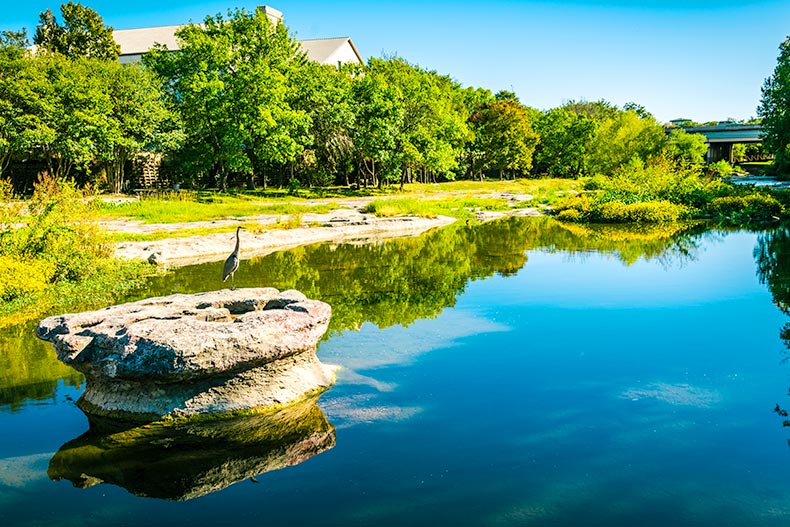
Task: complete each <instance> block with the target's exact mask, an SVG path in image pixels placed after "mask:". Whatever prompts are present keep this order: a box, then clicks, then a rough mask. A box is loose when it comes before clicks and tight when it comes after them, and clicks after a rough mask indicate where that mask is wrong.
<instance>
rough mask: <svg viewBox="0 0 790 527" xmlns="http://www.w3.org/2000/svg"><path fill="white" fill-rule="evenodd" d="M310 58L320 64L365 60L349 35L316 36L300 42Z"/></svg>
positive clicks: (361, 61)
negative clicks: (335, 36)
mask: <svg viewBox="0 0 790 527" xmlns="http://www.w3.org/2000/svg"><path fill="white" fill-rule="evenodd" d="M299 44H301V46H302V49H303V50H304V52H305V53H307V57H308V58H309V59H310V60H313V61H315V62H318V63H319V64H337V63H338V62H340V63H343V64H347V63H349V62H358V63H360V64H362V63H364V62H365V61H364V60H362V57H361V56H360V55H359V52H358V51H357V48H356V46H354V43H353V42H351V39H350V38H349V37H337V38H316V39H311V40H302V41H300V42H299Z"/></svg>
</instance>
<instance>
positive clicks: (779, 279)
mask: <svg viewBox="0 0 790 527" xmlns="http://www.w3.org/2000/svg"><path fill="white" fill-rule="evenodd" d="M754 259H755V263H756V264H757V277H758V278H759V279H760V283H762V284H764V285H766V286H767V287H768V289H769V290H770V291H771V295H772V296H773V301H774V304H775V305H776V307H778V308H779V309H780V310H781V311H782V312H783V313H785V314H786V315H790V227H787V226H782V227H779V228H777V229H774V230H772V231H768V232H765V233H763V234H761V235H760V237H759V238H758V239H757V244H756V245H755V247H754ZM779 338H780V339H781V340H782V342H783V343H784V346H785V349H784V359H783V362H788V361H790V322H787V323H785V325H784V326H783V327H782V329H780V330H779ZM785 407H786V404H785V403H784V402H783V403H781V404H780V403H777V404H776V406H775V407H774V412H775V413H776V414H777V415H778V416H779V417H780V418H781V422H782V426H783V427H790V419H788V418H787V417H788V411H787V409H786V408H785ZM787 444H788V446H790V439H788V440H787Z"/></svg>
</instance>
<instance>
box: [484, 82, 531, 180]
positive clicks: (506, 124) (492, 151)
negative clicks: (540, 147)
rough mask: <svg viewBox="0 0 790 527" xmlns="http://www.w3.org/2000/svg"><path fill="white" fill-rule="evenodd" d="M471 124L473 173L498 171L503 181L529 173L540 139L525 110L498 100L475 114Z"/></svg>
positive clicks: (522, 107)
mask: <svg viewBox="0 0 790 527" xmlns="http://www.w3.org/2000/svg"><path fill="white" fill-rule="evenodd" d="M471 122H472V129H473V131H474V142H473V146H472V150H473V152H474V153H473V158H474V160H475V161H474V163H473V167H472V168H473V172H475V173H481V174H482V171H484V170H496V171H498V172H499V174H500V177H502V176H503V175H504V174H505V173H508V174H510V175H515V174H525V173H527V172H529V170H530V169H531V168H532V155H533V153H534V152H535V146H536V145H537V143H538V135H537V134H536V133H535V132H534V130H533V129H532V123H531V122H530V118H529V112H528V111H527V109H526V108H525V107H524V106H522V105H521V104H520V103H519V102H517V101H515V100H512V99H508V98H505V99H497V100H494V102H491V103H488V104H485V105H484V106H483V107H482V108H479V109H478V110H477V111H476V112H474V113H473V114H472V116H471Z"/></svg>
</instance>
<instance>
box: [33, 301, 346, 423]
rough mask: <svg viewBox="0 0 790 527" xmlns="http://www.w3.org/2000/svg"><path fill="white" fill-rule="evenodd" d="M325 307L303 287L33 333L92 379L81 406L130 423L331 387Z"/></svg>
mask: <svg viewBox="0 0 790 527" xmlns="http://www.w3.org/2000/svg"><path fill="white" fill-rule="evenodd" d="M330 316H331V308H330V306H329V305H328V304H326V303H324V302H320V301H317V300H310V299H307V298H306V297H305V296H304V295H303V294H302V293H300V292H298V291H284V292H280V291H278V290H277V289H274V288H256V289H237V290H235V291H231V290H227V289H226V290H221V291H213V292H208V293H198V294H193V295H171V296H167V297H159V298H150V299H146V300H141V301H139V302H131V303H128V304H122V305H117V306H112V307H108V308H106V309H101V310H98V311H90V312H84V313H75V314H68V315H59V316H55V317H50V318H47V319H45V320H43V321H41V323H40V324H39V326H38V327H37V328H36V335H37V336H38V337H39V338H41V339H43V340H47V341H49V342H51V343H52V345H53V346H54V348H55V351H56V353H57V355H58V358H59V359H60V360H61V361H63V362H64V363H66V364H68V365H70V366H72V367H73V368H75V369H77V370H79V371H81V372H82V373H84V374H85V377H86V379H87V386H86V390H85V393H84V394H83V397H82V398H81V399H80V407H81V408H83V409H84V410H86V411H88V412H89V413H96V414H99V415H112V416H117V417H127V418H131V419H148V418H156V417H162V416H189V415H195V414H206V413H221V412H235V411H239V410H247V409H254V408H270V407H273V406H278V405H286V404H289V403H291V402H294V401H296V400H299V399H301V398H303V397H304V396H306V395H307V394H309V393H314V392H316V391H319V390H321V389H325V388H326V387H328V386H330V385H331V384H332V382H333V380H334V369H333V368H331V367H328V366H325V365H323V364H321V363H320V362H319V361H318V359H317V357H316V356H315V350H316V345H317V343H318V341H319V340H320V338H321V336H322V335H323V334H324V333H325V332H326V329H327V327H328V324H329V318H330Z"/></svg>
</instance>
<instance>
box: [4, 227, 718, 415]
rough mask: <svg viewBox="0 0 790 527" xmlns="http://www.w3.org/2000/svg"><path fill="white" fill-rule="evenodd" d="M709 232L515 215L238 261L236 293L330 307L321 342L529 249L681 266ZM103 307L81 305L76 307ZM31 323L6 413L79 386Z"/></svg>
mask: <svg viewBox="0 0 790 527" xmlns="http://www.w3.org/2000/svg"><path fill="white" fill-rule="evenodd" d="M705 235H706V234H705V231H704V228H703V227H700V226H693V225H681V224H671V225H659V226H632V227H622V226H607V225H603V226H581V225H574V224H563V223H559V222H556V221H554V220H552V219H549V218H509V219H504V220H500V221H495V222H491V223H485V224H479V225H461V224H459V225H453V226H450V227H446V228H442V229H439V230H436V231H433V232H430V233H428V234H425V235H423V236H420V237H414V238H398V239H392V240H387V241H381V242H378V243H373V244H364V245H357V244H353V243H344V244H329V243H326V244H320V245H313V246H306V247H298V248H295V249H291V250H287V251H282V252H277V253H274V254H270V255H268V256H265V257H261V258H256V259H252V260H248V261H244V262H243V263H242V265H243V268H242V269H241V270H240V272H239V274H238V276H237V277H236V280H237V281H238V282H239V284H238V285H239V286H240V287H263V286H273V287H277V288H278V289H281V290H284V289H298V290H300V291H303V292H304V293H305V294H306V295H307V296H308V297H311V298H316V299H319V300H323V301H325V302H328V303H330V304H331V305H332V310H333V314H332V320H331V322H330V327H329V331H328V332H327V335H326V337H325V338H331V336H332V335H334V334H337V333H338V332H340V331H344V330H349V329H354V330H356V329H359V328H360V327H362V325H363V324H364V323H365V322H369V323H372V324H374V325H376V326H378V327H379V328H386V327H390V326H396V325H403V326H408V325H411V324H412V323H414V322H415V321H417V320H420V319H430V318H434V317H436V316H437V315H438V314H440V313H441V312H442V311H443V310H444V309H445V308H447V307H451V306H453V305H455V301H456V298H457V297H458V295H460V294H461V293H463V292H464V290H465V288H466V286H467V284H468V283H469V282H471V281H474V280H478V279H482V278H486V277H489V276H492V275H495V274H499V275H503V276H507V275H512V274H514V273H516V272H517V271H519V270H520V269H521V268H523V267H524V266H525V264H526V263H527V251H529V250H542V251H548V252H563V253H566V254H568V255H570V256H571V257H574V255H575V257H584V256H585V255H587V254H589V253H591V252H603V253H607V254H611V255H613V256H614V257H615V258H617V259H618V260H619V261H621V262H622V263H623V264H624V265H631V264H632V263H634V262H636V261H637V260H639V259H645V260H656V259H657V260H659V261H660V262H661V263H662V264H664V265H674V264H678V265H682V264H683V263H684V262H686V261H688V260H690V259H694V258H695V256H696V253H697V250H698V247H699V244H700V238H701V237H702V236H705ZM220 269H221V263H210V264H202V265H195V266H190V267H185V268H181V269H177V270H175V271H174V272H173V273H171V274H168V275H166V276H163V277H156V278H154V279H152V280H150V281H149V283H148V284H147V286H146V288H145V289H144V290H142V291H138V292H137V293H135V294H132V295H130V296H128V297H126V298H122V299H119V302H120V301H131V300H138V299H141V298H147V297H151V296H158V295H169V294H172V293H195V292H199V291H206V290H212V289H220V288H222V287H224V286H226V284H223V283H222V282H221V281H220V275H221V273H220ZM100 307H103V306H100V305H75V306H74V309H73V310H75V311H76V310H83V309H97V308H100ZM33 327H34V324H26V325H20V326H14V327H9V328H5V329H3V330H0V408H2V405H10V406H11V407H12V408H14V407H17V406H19V405H21V404H23V403H24V402H25V401H28V400H32V399H39V398H43V399H46V398H51V397H53V396H54V394H55V390H56V387H57V383H58V381H61V380H62V381H63V382H66V383H67V384H70V385H73V386H77V385H79V383H80V382H81V380H82V377H81V375H79V374H78V373H76V372H74V371H73V370H71V369H70V368H68V367H66V366H64V365H62V364H60V363H59V362H58V361H57V360H56V358H55V354H54V353H53V352H52V350H51V349H50V346H49V345H48V344H47V343H44V342H41V341H39V340H38V339H36V338H35V336H34V334H33Z"/></svg>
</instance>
